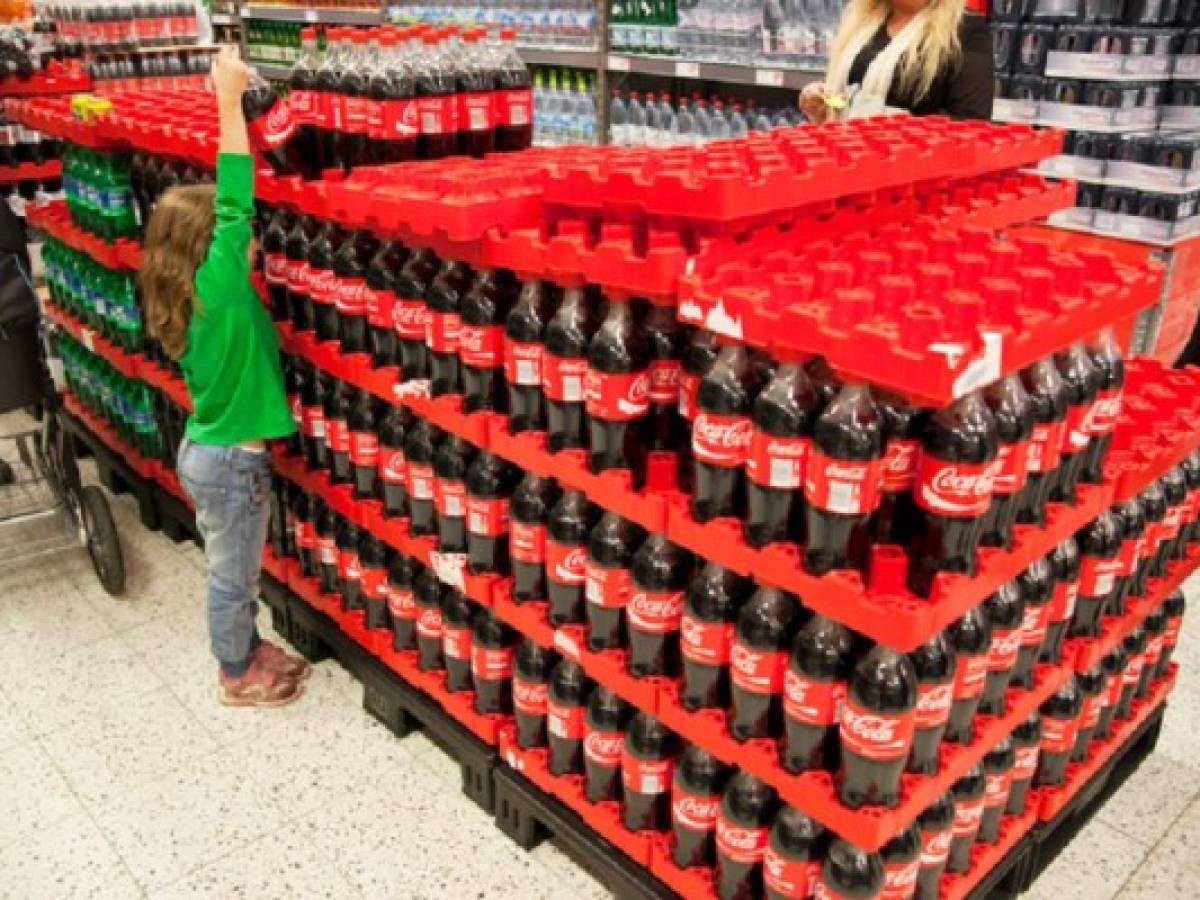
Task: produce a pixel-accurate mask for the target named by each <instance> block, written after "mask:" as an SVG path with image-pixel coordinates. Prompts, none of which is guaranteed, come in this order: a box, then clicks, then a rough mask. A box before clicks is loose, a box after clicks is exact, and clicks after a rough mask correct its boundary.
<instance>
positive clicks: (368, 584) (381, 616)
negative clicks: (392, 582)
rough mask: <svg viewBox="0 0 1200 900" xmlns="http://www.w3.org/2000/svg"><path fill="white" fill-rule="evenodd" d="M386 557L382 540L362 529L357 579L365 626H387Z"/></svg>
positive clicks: (386, 553) (386, 552)
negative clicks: (359, 585)
mask: <svg viewBox="0 0 1200 900" xmlns="http://www.w3.org/2000/svg"><path fill="white" fill-rule="evenodd" d="M387 557H388V551H387V549H386V548H385V547H384V546H383V542H382V541H380V540H379V538H377V537H375V535H373V534H371V532H369V531H364V532H362V534H361V535H360V537H359V542H358V565H359V571H360V575H359V581H360V584H361V588H360V590H361V591H362V603H363V609H365V610H366V617H365V620H364V622H365V624H366V627H367V628H387V627H388V618H387V577H388V570H387Z"/></svg>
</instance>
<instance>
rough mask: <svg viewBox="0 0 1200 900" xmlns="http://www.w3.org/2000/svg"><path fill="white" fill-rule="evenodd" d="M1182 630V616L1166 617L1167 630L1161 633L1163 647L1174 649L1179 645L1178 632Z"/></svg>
mask: <svg viewBox="0 0 1200 900" xmlns="http://www.w3.org/2000/svg"><path fill="white" fill-rule="evenodd" d="M1182 628H1183V616H1168V617H1167V630H1166V631H1165V632H1164V633H1163V643H1164V646H1167V647H1172V648H1174V647H1175V646H1177V645H1178V644H1179V632H1180V630H1182Z"/></svg>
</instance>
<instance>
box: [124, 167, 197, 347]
mask: <svg viewBox="0 0 1200 900" xmlns="http://www.w3.org/2000/svg"><path fill="white" fill-rule="evenodd" d="M215 198H216V193H215V191H214V188H213V186H212V185H206V184H201V185H190V186H187V187H177V188H172V189H171V190H169V191H167V192H166V193H165V194H163V195H162V197H161V198H159V201H158V204H157V206H155V208H154V214H153V215H152V216H151V217H150V224H149V226H148V227H147V228H146V242H145V255H144V259H143V262H142V268H141V271H140V272H139V273H138V282H139V284H140V285H141V288H142V297H143V299H144V300H145V302H146V329H147V331H148V332H149V333H150V336H151V337H153V338H155V339H156V340H158V342H159V343H160V344H162V347H163V349H164V350H165V351H166V352H167V355H168V356H170V357H171V358H172V359H179V357H181V356H183V353H184V351H185V350H186V349H187V329H188V324H189V323H190V322H191V320H192V311H193V309H194V308H195V305H196V286H195V279H196V270H197V269H198V268H200V264H201V263H203V262H204V258H205V257H206V256H207V255H208V247H209V244H211V243H212V236H213V227H214V225H215V223H216V213H215V211H214V208H213V202H214V200H215Z"/></svg>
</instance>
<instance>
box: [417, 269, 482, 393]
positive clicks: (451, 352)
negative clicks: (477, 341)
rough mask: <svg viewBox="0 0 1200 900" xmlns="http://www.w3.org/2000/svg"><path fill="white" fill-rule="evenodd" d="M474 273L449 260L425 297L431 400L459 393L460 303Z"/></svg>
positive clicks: (460, 374) (460, 387)
mask: <svg viewBox="0 0 1200 900" xmlns="http://www.w3.org/2000/svg"><path fill="white" fill-rule="evenodd" d="M473 278H474V273H473V272H472V271H471V268H470V267H469V266H467V265H465V264H463V263H460V262H454V261H449V262H446V263H445V264H444V265H443V266H442V270H441V271H440V272H438V274H437V277H435V278H434V279H433V283H432V284H430V286H429V290H428V291H427V292H426V294H425V302H426V305H427V306H428V307H429V328H428V331H427V339H426V344H427V346H428V348H429V392H430V394H431V395H432V396H434V397H440V396H442V395H443V394H461V393H462V369H461V367H460V364H459V358H458V346H459V336H460V333H461V331H462V317H461V316H460V314H459V304H460V302H461V300H462V296H463V294H464V293H466V291H467V288H468V287H469V286H470V284H471V281H472V279H473Z"/></svg>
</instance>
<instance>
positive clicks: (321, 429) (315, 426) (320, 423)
mask: <svg viewBox="0 0 1200 900" xmlns="http://www.w3.org/2000/svg"><path fill="white" fill-rule="evenodd" d="M300 431H301V432H302V433H303V434H304V436H305V437H310V438H317V439H318V440H319V439H320V438H323V437H325V410H323V409H322V408H321V407H319V406H304V407H301V409H300Z"/></svg>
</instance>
